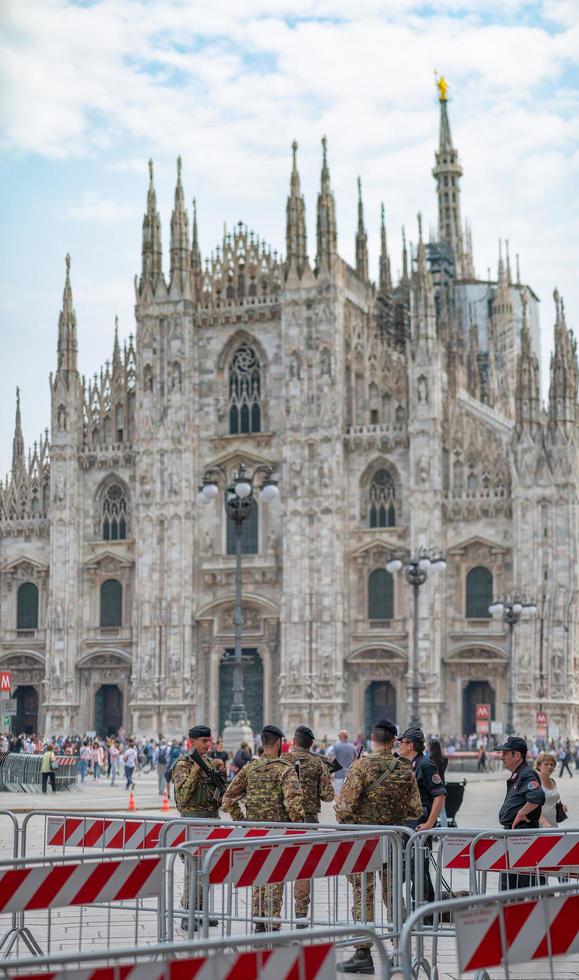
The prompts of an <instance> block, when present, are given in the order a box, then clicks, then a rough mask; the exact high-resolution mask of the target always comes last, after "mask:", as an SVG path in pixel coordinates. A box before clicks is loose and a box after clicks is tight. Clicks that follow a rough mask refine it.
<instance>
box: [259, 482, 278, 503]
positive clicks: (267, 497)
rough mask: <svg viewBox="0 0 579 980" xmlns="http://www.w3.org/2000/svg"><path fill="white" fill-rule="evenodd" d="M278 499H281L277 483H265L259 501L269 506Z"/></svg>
mask: <svg viewBox="0 0 579 980" xmlns="http://www.w3.org/2000/svg"><path fill="white" fill-rule="evenodd" d="M276 497H279V490H278V488H277V487H276V485H275V483H265V484H264V485H263V487H262V488H261V492H260V494H259V499H260V500H263V502H264V504H268V503H270V501H272V500H275V498H276Z"/></svg>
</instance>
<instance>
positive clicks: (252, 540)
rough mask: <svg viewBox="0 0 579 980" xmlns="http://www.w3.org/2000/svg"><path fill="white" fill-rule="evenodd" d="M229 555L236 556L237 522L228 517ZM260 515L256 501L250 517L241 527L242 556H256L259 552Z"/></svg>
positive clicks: (252, 506)
mask: <svg viewBox="0 0 579 980" xmlns="http://www.w3.org/2000/svg"><path fill="white" fill-rule="evenodd" d="M225 519H226V521H227V554H228V555H234V554H235V521H233V520H232V519H231V518H230V517H227V515H226V518H225ZM257 532H258V513H257V502H256V501H255V499H254V500H253V503H252V505H251V511H250V514H249V517H246V518H245V520H244V522H243V524H242V525H241V553H242V555H256V554H257V551H258V547H257V546H258V536H257Z"/></svg>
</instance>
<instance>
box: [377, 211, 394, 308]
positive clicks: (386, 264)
mask: <svg viewBox="0 0 579 980" xmlns="http://www.w3.org/2000/svg"><path fill="white" fill-rule="evenodd" d="M378 286H379V289H380V292H381V293H388V292H390V290H391V289H392V273H391V270H390V257H389V255H388V240H387V237H386V218H385V214H384V204H381V205H380V275H379V280H378Z"/></svg>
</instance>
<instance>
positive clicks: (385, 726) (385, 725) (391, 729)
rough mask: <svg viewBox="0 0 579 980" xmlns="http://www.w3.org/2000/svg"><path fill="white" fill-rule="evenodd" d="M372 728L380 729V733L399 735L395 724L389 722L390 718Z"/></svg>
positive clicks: (382, 720) (378, 722)
mask: <svg viewBox="0 0 579 980" xmlns="http://www.w3.org/2000/svg"><path fill="white" fill-rule="evenodd" d="M372 727H373V728H379V729H380V731H382V732H388V734H389V735H398V728H397V727H396V725H395V724H394V722H393V721H389V720H388V718H382V719H381V720H380V721H377V722H376V723H375V724H374V725H373V726H372Z"/></svg>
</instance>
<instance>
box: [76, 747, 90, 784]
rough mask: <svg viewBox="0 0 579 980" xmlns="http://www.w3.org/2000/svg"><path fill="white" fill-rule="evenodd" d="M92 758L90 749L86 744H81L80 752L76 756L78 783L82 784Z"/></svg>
mask: <svg viewBox="0 0 579 980" xmlns="http://www.w3.org/2000/svg"><path fill="white" fill-rule="evenodd" d="M91 756H92V751H91V747H90V745H89V744H88V742H83V744H82V747H81V749H80V752H79V754H78V771H79V773H80V781H81V783H84V781H85V779H86V774H87V772H88V767H89V765H90V761H91Z"/></svg>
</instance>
